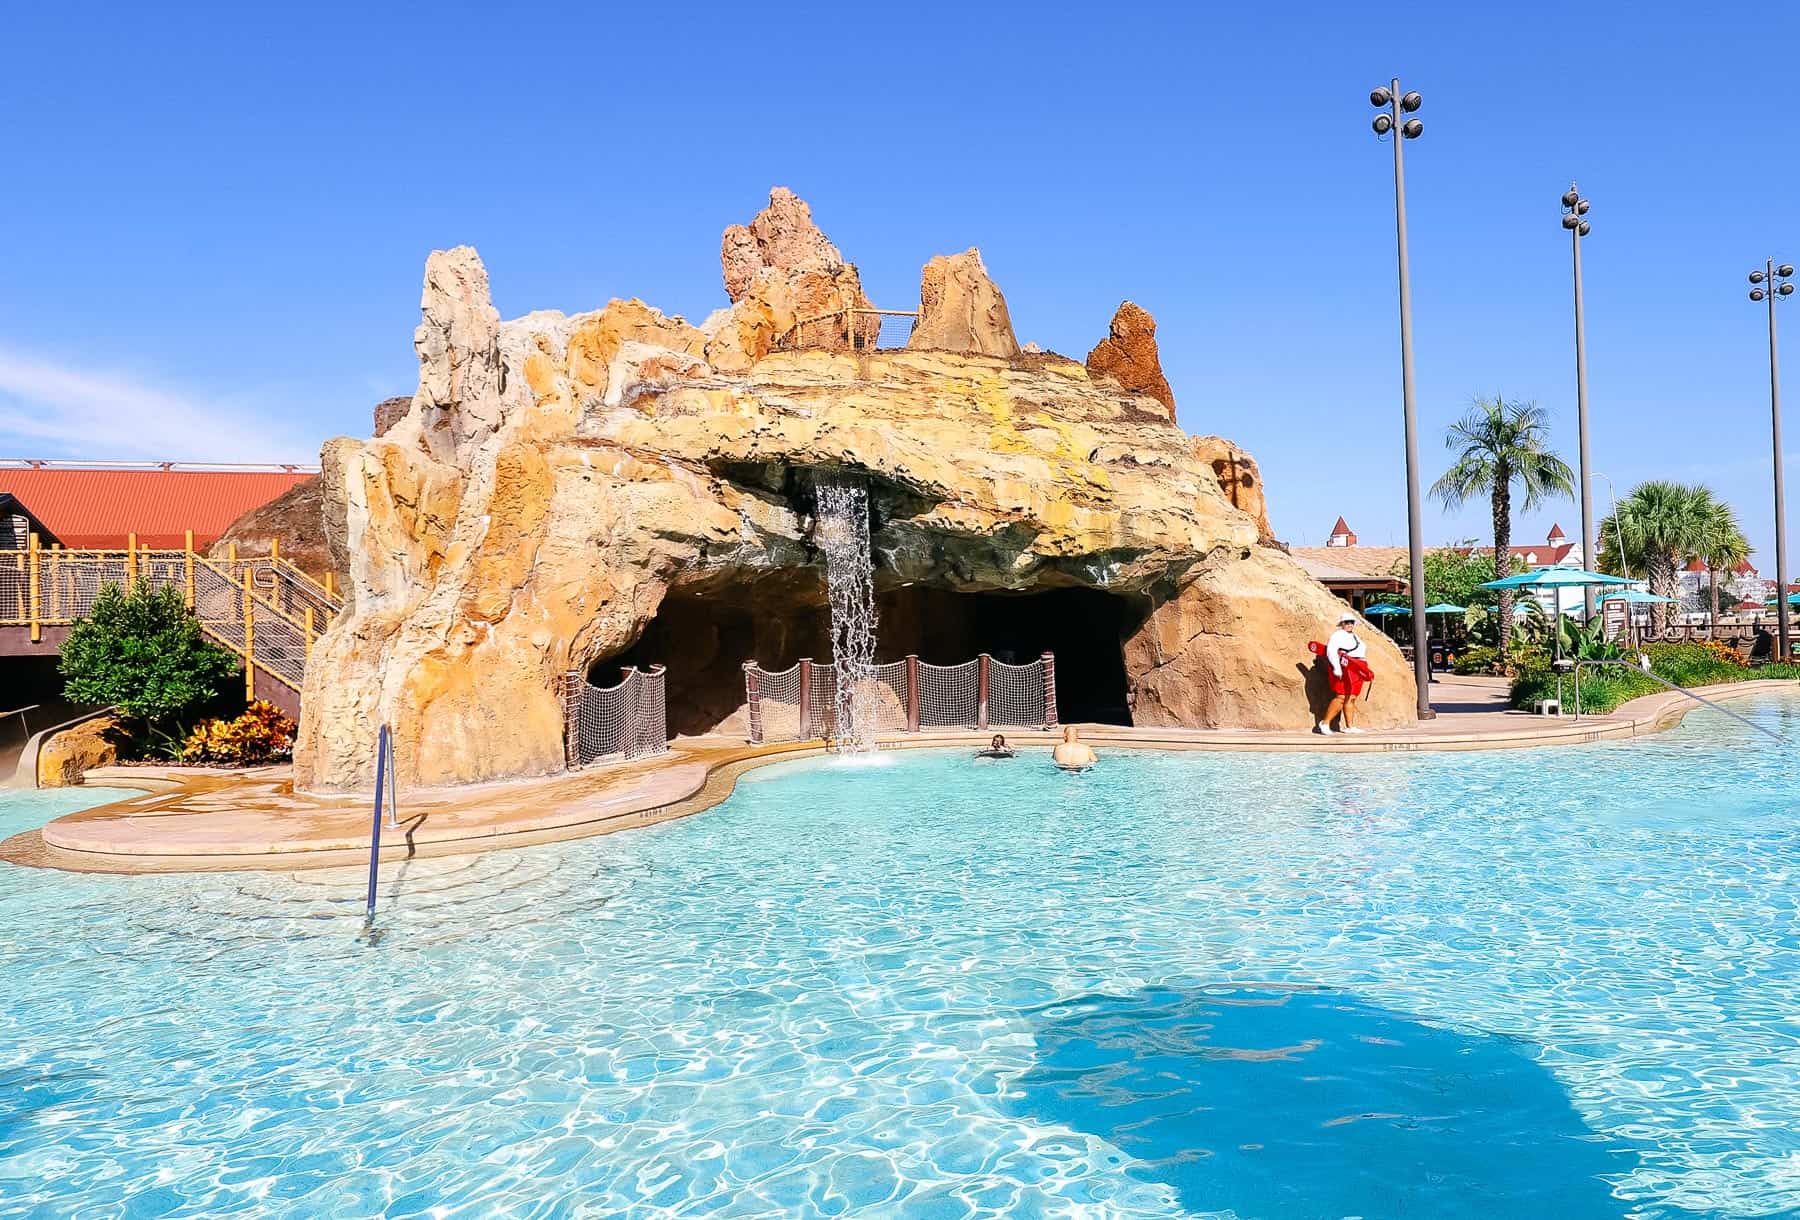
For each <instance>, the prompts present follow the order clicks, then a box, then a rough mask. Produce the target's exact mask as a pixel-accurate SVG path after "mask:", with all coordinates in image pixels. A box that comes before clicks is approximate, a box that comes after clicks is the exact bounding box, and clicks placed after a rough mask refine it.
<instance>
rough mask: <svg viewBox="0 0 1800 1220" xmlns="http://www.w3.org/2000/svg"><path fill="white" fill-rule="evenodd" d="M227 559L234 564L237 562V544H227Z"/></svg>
mask: <svg viewBox="0 0 1800 1220" xmlns="http://www.w3.org/2000/svg"><path fill="white" fill-rule="evenodd" d="M225 558H226V559H228V560H230V561H231V562H232V563H236V562H237V543H235V542H227V543H226V544H225Z"/></svg>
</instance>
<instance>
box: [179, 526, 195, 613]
mask: <svg viewBox="0 0 1800 1220" xmlns="http://www.w3.org/2000/svg"><path fill="white" fill-rule="evenodd" d="M181 583H182V585H183V587H184V588H185V590H186V597H187V608H188V609H189V610H192V609H193V608H194V531H193V530H188V531H186V532H185V533H184V534H182V536H181Z"/></svg>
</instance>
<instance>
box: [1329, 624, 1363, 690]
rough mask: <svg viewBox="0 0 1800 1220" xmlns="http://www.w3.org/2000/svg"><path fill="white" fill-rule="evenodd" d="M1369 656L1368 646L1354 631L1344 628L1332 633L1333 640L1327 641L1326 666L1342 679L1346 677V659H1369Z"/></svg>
mask: <svg viewBox="0 0 1800 1220" xmlns="http://www.w3.org/2000/svg"><path fill="white" fill-rule="evenodd" d="M1368 655H1369V649H1368V646H1367V645H1365V644H1364V643H1363V642H1362V639H1361V637H1360V636H1358V635H1357V634H1356V633H1355V632H1354V631H1350V630H1347V629H1346V628H1343V627H1339V628H1338V629H1337V630H1336V631H1334V632H1332V633H1331V638H1330V639H1329V640H1327V641H1325V661H1326V664H1328V665H1330V666H1331V672H1332V673H1334V674H1336V675H1337V676H1338V677H1340V678H1341V677H1343V676H1344V658H1345V657H1367V656H1368Z"/></svg>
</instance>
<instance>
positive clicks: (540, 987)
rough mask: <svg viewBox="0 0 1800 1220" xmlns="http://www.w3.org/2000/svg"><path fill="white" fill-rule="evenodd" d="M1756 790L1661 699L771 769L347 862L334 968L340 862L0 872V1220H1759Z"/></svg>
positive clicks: (1796, 723) (1764, 887)
mask: <svg viewBox="0 0 1800 1220" xmlns="http://www.w3.org/2000/svg"><path fill="white" fill-rule="evenodd" d="M1735 706H1736V707H1737V708H1738V709H1739V710H1743V711H1746V712H1748V713H1749V714H1750V715H1751V716H1752V717H1753V718H1754V719H1756V720H1757V721H1759V722H1761V723H1765V724H1768V725H1770V726H1771V727H1776V728H1778V729H1780V730H1782V731H1785V732H1788V733H1795V732H1800V703H1797V702H1795V701H1792V700H1784V699H1783V698H1781V697H1769V696H1764V697H1759V698H1758V699H1756V700H1754V701H1742V702H1740V703H1738V704H1736V705H1735ZM1765 746H1767V747H1768V748H1766V749H1765V748H1764V747H1765ZM1792 792H1793V764H1792V762H1791V760H1790V759H1789V758H1788V757H1786V756H1784V755H1783V754H1782V753H1781V752H1779V751H1777V750H1775V749H1774V748H1773V746H1772V744H1770V743H1768V742H1767V739H1760V738H1758V737H1757V736H1756V735H1754V734H1752V733H1750V731H1749V730H1747V729H1743V728H1742V726H1737V725H1734V724H1732V723H1730V722H1729V721H1726V720H1725V719H1724V718H1722V717H1719V716H1716V715H1712V714H1707V713H1700V714H1696V715H1695V716H1693V717H1691V718H1690V719H1689V721H1688V722H1687V723H1686V724H1685V725H1683V726H1682V727H1680V728H1678V729H1676V730H1674V731H1672V732H1670V733H1668V734H1666V735H1663V736H1660V737H1656V738H1653V739H1649V740H1646V741H1641V742H1636V743H1605V744H1597V745H1593V746H1583V747H1575V748H1559V749H1550V750H1533V751H1522V752H1495V753H1484V754H1463V755H1450V754H1436V755H1407V754H1392V755H1383V754H1365V755H1332V756H1328V757H1327V756H1317V755H1274V754H1269V755H1247V754H1230V755H1207V754H1167V755H1158V754H1138V755H1127V754H1123V753H1114V754H1110V755H1109V756H1107V757H1106V758H1105V759H1104V760H1103V762H1102V766H1101V768H1100V769H1099V770H1098V771H1096V772H1094V773H1092V774H1090V775H1087V776H1079V777H1070V776H1065V775H1062V774H1059V773H1057V772H1055V771H1054V770H1053V769H1051V768H1050V767H1049V766H1048V765H1047V763H1046V760H1045V756H1044V755H1043V754H1041V753H1033V754H1027V755H1025V756H1024V757H1021V758H1020V759H1018V760H1015V761H1013V762H1008V763H991V762H983V763H976V762H973V761H971V760H970V759H969V758H968V757H967V756H966V755H965V754H963V753H960V752H958V753H954V754H944V753H912V752H909V753H907V754H905V755H904V756H900V757H898V758H897V760H896V761H895V762H894V763H893V764H892V765H889V766H885V767H874V768H861V769H852V770H843V769H835V768H830V767H827V766H822V765H820V764H819V763H816V762H805V763H794V764H782V765H779V766H776V767H770V768H766V769H764V770H761V771H756V772H752V773H750V774H748V775H746V776H744V777H743V779H742V780H741V781H740V784H739V787H738V790H737V792H736V794H735V795H734V796H733V797H732V798H731V799H730V800H729V801H727V802H726V803H724V804H723V805H721V806H719V807H717V808H715V809H713V810H711V811H709V812H707V813H705V814H702V815H700V816H698V817H694V818H689V819H685V820H682V821H678V822H672V823H668V824H665V825H662V826H658V827H653V828H649V829H645V830H640V831H632V832H627V833H624V834H619V835H614V836H611V837H608V838H603V839H597V840H592V841H588V842H584V843H574V844H566V845H560V846H553V847H541V848H534V849H530V850H526V851H520V852H511V853H500V854H494V855H490V856H484V857H471V858H466V859H460V860H437V861H423V862H419V863H417V864H415V865H412V866H409V867H407V868H405V869H396V870H393V871H392V872H390V873H389V874H388V875H386V876H385V877H384V881H383V887H382V888H383V894H384V897H383V900H382V901H383V908H382V914H381V920H380V926H381V928H382V930H383V931H382V935H381V937H380V938H379V940H378V942H377V943H376V944H374V945H369V944H366V943H363V942H362V941H360V940H359V939H358V929H359V924H360V915H361V890H360V887H361V878H360V877H359V876H358V875H356V874H355V873H354V872H353V871H338V872H332V873H311V874H299V875H294V876H274V875H259V874H237V875H230V876H218V875H214V876H197V877H171V878H135V879H127V878H112V877H86V876H69V875H62V874H53V873H44V872H37V871H32V870H26V869H14V868H9V867H4V866H0V1080H3V1081H4V1087H3V1088H0V1187H3V1189H0V1214H6V1215H22V1214H29V1213H33V1212H34V1210H41V1211H43V1212H45V1213H60V1212H65V1211H69V1210H73V1209H74V1208H76V1207H77V1206H78V1205H79V1206H84V1207H87V1208H92V1209H93V1210H94V1211H95V1212H96V1213H105V1214H113V1213H114V1212H124V1213H126V1214H132V1215H165V1214H167V1215H220V1214H232V1213H237V1214H258V1215H267V1214H296V1215H300V1214H305V1215H367V1214H375V1213H378V1212H385V1213H386V1214H389V1215H413V1214H422V1213H424V1212H426V1211H427V1210H429V1209H433V1208H436V1209H440V1211H439V1214H446V1213H448V1212H454V1214H457V1215H463V1214H469V1215H482V1214H494V1213H503V1214H516V1215H531V1216H559V1215H576V1214H593V1215H615V1214H616V1215H627V1214H628V1215H783V1216H802V1215H851V1214H900V1215H918V1216H953V1215H964V1214H993V1215H1010V1216H1017V1215H1039V1214H1043V1215H1058V1214H1082V1215H1130V1216H1176V1215H1194V1214H1200V1215H1233V1214H1235V1215H1239V1216H1308V1217H1310V1216H1340V1215H1363V1216H1370V1217H1373V1216H1392V1215H1396V1214H1407V1215H1418V1216H1515V1215H1531V1216H1535V1217H1545V1216H1582V1217H1587V1216H1601V1217H1605V1216H1620V1217H1623V1216H1646V1217H1662V1216H1749V1215H1767V1214H1771V1213H1778V1212H1783V1211H1789V1210H1792V1209H1795V1208H1800V918H1797V912H1796V907H1797V904H1800V898H1797V896H1796V895H1797V890H1796V886H1795V878H1794V873H1795V870H1796V865H1797V863H1800V831H1796V829H1795V819H1794V801H1793V798H1792V795H1791V794H1792ZM458 1209H460V1210H458Z"/></svg>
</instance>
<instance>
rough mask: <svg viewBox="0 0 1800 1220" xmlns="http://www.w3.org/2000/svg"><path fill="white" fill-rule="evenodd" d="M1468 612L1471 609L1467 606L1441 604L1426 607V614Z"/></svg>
mask: <svg viewBox="0 0 1800 1220" xmlns="http://www.w3.org/2000/svg"><path fill="white" fill-rule="evenodd" d="M1468 612H1469V608H1468V607H1467V606H1456V605H1452V604H1451V603H1449V602H1439V603H1438V604H1437V605H1435V606H1427V607H1425V613H1427V614H1467V613H1468Z"/></svg>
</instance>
